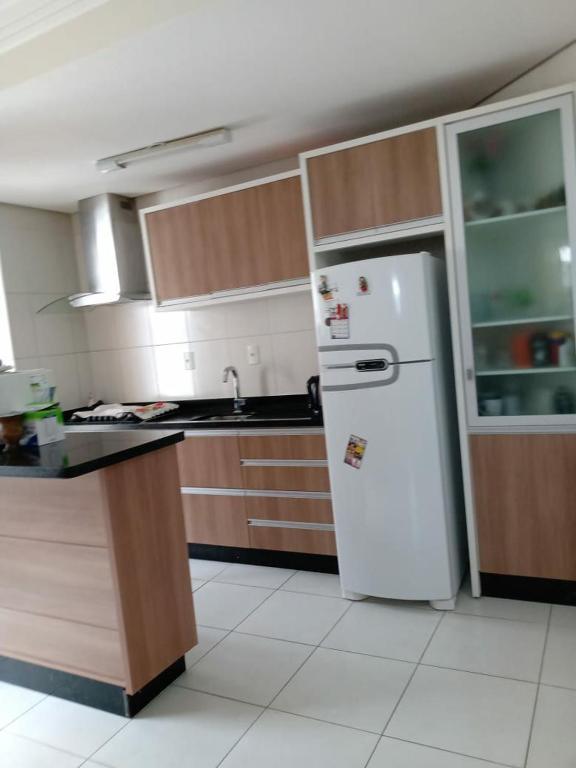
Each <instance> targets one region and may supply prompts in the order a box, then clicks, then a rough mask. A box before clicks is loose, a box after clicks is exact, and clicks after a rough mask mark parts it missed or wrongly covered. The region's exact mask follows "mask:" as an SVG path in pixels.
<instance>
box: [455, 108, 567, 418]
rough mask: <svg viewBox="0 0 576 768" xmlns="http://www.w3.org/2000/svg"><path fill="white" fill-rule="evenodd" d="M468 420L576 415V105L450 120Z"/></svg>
mask: <svg viewBox="0 0 576 768" xmlns="http://www.w3.org/2000/svg"><path fill="white" fill-rule="evenodd" d="M447 153H448V168H449V177H450V189H451V195H452V199H451V208H452V210H451V215H452V222H453V227H454V250H455V254H456V275H457V283H458V299H459V301H458V303H459V315H460V322H461V323H462V331H463V332H462V347H463V357H464V360H463V362H464V367H465V380H466V390H467V400H468V420H469V423H470V425H476V426H480V425H484V426H490V425H494V424H501V425H503V424H517V425H519V426H521V425H522V424H559V423H563V422H564V423H565V422H566V421H575V420H576V352H575V348H574V332H575V325H574V308H575V283H576V281H575V279H574V275H575V271H574V264H573V256H574V255H575V252H574V246H575V237H576V188H575V185H576V159H575V129H574V105H573V101H572V97H571V96H570V95H568V96H561V97H556V98H550V99H546V100H544V101H540V102H537V103H532V104H527V105H525V106H521V107H517V108H513V109H506V110H502V111H500V112H492V113H490V114H486V115H482V116H479V117H476V118H472V119H469V120H462V121H460V122H457V123H453V124H451V125H449V126H448V127H447Z"/></svg>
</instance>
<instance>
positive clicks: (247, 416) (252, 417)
mask: <svg viewBox="0 0 576 768" xmlns="http://www.w3.org/2000/svg"><path fill="white" fill-rule="evenodd" d="M188 421H194V422H199V421H206V422H211V423H215V422H222V421H224V422H243V421H310V417H309V416H296V417H295V416H265V415H263V414H259V413H254V412H253V411H252V412H251V411H246V412H245V413H215V414H212V415H211V416H209V415H207V414H201V415H199V416H193V417H192V418H191V419H188Z"/></svg>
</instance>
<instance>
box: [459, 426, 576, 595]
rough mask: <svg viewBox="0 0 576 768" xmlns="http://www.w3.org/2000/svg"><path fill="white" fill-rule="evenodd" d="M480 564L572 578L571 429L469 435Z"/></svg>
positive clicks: (575, 445) (575, 565)
mask: <svg viewBox="0 0 576 768" xmlns="http://www.w3.org/2000/svg"><path fill="white" fill-rule="evenodd" d="M470 449H471V456H472V472H473V485H474V496H475V510H476V523H477V528H478V539H479V549H480V570H481V571H483V572H485V573H497V574H503V575H510V576H533V577H539V578H545V579H567V580H571V581H573V580H576V515H575V514H574V498H575V497H576V435H473V436H471V438H470Z"/></svg>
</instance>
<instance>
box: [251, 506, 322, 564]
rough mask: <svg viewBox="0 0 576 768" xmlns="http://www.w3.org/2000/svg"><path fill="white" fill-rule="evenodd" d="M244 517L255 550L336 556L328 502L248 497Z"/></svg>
mask: <svg viewBox="0 0 576 768" xmlns="http://www.w3.org/2000/svg"><path fill="white" fill-rule="evenodd" d="M246 518H247V521H248V531H249V536H250V546H251V547H253V548H255V549H275V550H280V551H282V552H304V553H307V554H315V555H335V554H336V540H335V537H334V531H333V530H332V528H333V522H332V520H333V519H332V505H331V503H330V500H329V499H325V498H324V499H310V498H290V497H289V496H278V497H274V496H247V497H246Z"/></svg>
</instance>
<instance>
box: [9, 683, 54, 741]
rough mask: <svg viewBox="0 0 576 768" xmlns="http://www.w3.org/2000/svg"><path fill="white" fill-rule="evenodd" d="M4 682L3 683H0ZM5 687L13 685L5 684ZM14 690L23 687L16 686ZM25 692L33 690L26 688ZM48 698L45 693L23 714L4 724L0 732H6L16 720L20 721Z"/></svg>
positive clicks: (48, 695)
mask: <svg viewBox="0 0 576 768" xmlns="http://www.w3.org/2000/svg"><path fill="white" fill-rule="evenodd" d="M2 682H4V681H2ZM6 685H14V683H6ZM15 687H16V688H20V687H24V686H16V685H15ZM26 690H27V691H33V690H34V689H33V688H26ZM35 693H39V691H35ZM49 698H50V694H49V693H46V694H45V695H44V696H43V697H42V698H41V699H39V700H38V701H36V702H35V703H34V704H32V706H30V707H28V708H27V709H26V710H24V712H21V713H20V714H19V715H17V716H16V717H15V718H14V719H13V720H9V721H8V722H7V723H5V724H4V725H3V726H2V728H0V731H7V729H8V728H9V727H10V726H11V725H13V724H14V723H15V722H16V721H17V720H20V718H21V717H24V715H27V714H28V712H31V711H32V710H33V709H34V708H35V707H37V706H38V704H41V703H42V702H43V701H46V699H49Z"/></svg>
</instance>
